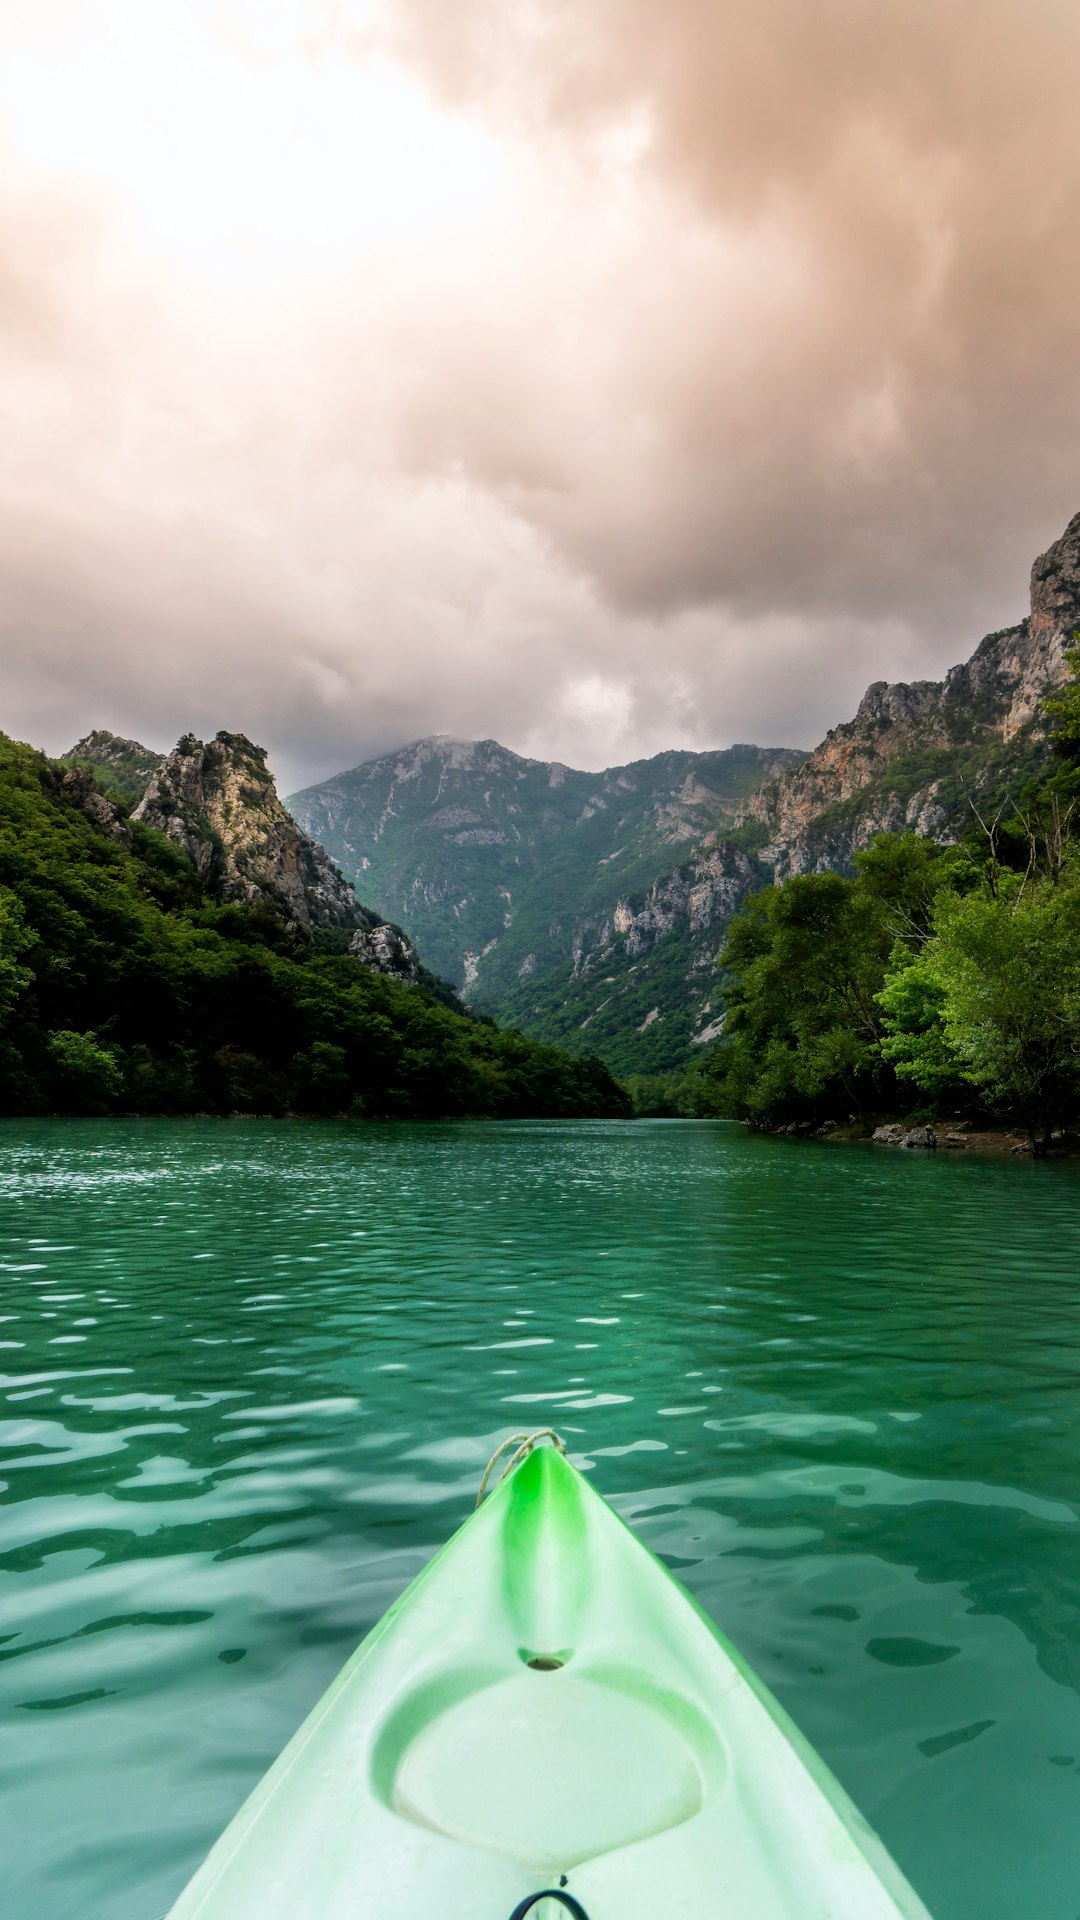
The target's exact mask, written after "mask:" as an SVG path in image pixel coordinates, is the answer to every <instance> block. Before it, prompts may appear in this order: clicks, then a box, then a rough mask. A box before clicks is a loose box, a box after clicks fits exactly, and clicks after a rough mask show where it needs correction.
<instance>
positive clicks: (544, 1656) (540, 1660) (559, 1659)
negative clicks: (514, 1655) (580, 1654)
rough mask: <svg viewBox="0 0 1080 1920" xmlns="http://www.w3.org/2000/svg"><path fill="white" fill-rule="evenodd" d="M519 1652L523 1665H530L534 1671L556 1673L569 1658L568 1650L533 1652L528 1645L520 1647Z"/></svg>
mask: <svg viewBox="0 0 1080 1920" xmlns="http://www.w3.org/2000/svg"><path fill="white" fill-rule="evenodd" d="M520 1654H521V1658H522V1660H524V1662H525V1665H526V1666H527V1667H531V1668H532V1670H533V1672H534V1673H557V1672H558V1671H559V1668H560V1667H565V1665H566V1663H567V1661H568V1660H569V1658H570V1654H569V1652H565V1653H533V1652H532V1651H531V1650H530V1649H529V1648H528V1647H522V1648H521V1649H520Z"/></svg>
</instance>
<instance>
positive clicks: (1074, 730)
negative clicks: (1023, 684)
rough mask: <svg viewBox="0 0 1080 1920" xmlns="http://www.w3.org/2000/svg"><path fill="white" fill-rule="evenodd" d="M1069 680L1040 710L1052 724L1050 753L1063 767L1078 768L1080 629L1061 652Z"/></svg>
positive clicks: (1079, 750) (1079, 749)
mask: <svg viewBox="0 0 1080 1920" xmlns="http://www.w3.org/2000/svg"><path fill="white" fill-rule="evenodd" d="M1065 661H1066V664H1067V666H1068V668H1069V677H1068V679H1066V680H1065V682H1064V683H1063V685H1062V687H1061V689H1060V691H1059V692H1058V693H1054V694H1050V695H1049V696H1048V698H1047V699H1045V700H1044V701H1043V711H1044V713H1046V714H1048V715H1049V717H1050V719H1051V720H1053V721H1055V722H1056V725H1055V727H1054V730H1053V736H1052V738H1053V743H1054V752H1055V753H1056V754H1058V756H1059V757H1060V758H1061V759H1062V760H1064V761H1065V763H1066V765H1067V766H1070V767H1077V766H1080V629H1078V630H1077V631H1076V632H1075V633H1074V634H1073V644H1072V646H1071V647H1067V648H1066V649H1065Z"/></svg>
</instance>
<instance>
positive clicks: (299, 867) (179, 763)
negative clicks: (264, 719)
mask: <svg viewBox="0 0 1080 1920" xmlns="http://www.w3.org/2000/svg"><path fill="white" fill-rule="evenodd" d="M132 819H133V820H137V821H142V822H143V823H144V824H145V825H146V826H149V827H154V828H156V829H157V830H158V832H160V833H165V834H167V835H168V836H169V838H170V839H171V840H174V841H175V842H176V844H177V845H178V846H180V847H182V848H183V849H184V852H185V853H186V854H187V855H188V856H189V858H190V859H191V860H192V862H193V863H194V865H195V867H196V869H197V870H198V872H199V874H200V875H201V877H202V880H203V883H204V885H205V886H206V888H207V890H208V891H209V892H210V893H211V894H212V895H213V896H214V897H215V898H217V899H219V900H222V901H237V902H242V903H244V904H245V905H248V906H258V905H266V906H269V907H270V908H271V909H272V910H273V911H274V912H275V913H277V914H279V915H280V916H281V917H282V918H283V919H284V921H285V923H286V925H287V926H288V927H289V928H290V930H291V931H292V932H293V933H294V934H295V935H296V937H297V938H300V939H306V940H310V939H312V938H313V937H315V936H316V935H317V933H319V932H323V933H326V932H337V933H339V934H342V935H351V939H350V940H349V941H348V948H349V951H350V952H354V953H356V955H357V956H358V958H360V959H362V960H363V961H364V962H365V964H366V965H368V966H372V967H375V968H376V969H377V970H378V971H379V972H383V973H393V974H396V975H398V976H399V977H401V978H404V979H410V980H415V979H416V978H418V976H419V962H418V959H417V956H416V953H415V950H414V949H413V947H412V945H411V943H410V942H409V941H408V940H407V939H406V938H405V936H404V935H403V934H402V933H401V932H400V931H399V929H397V928H395V927H392V926H389V925H387V924H386V923H385V922H384V921H382V920H381V919H380V918H379V916H378V915H377V914H375V913H372V912H371V911H370V910H369V909H368V908H367V907H363V906H361V904H360V902H359V901H358V900H357V898H356V895H355V893H354V892H353V889H352V887H351V886H350V884H349V883H348V881H346V880H344V879H343V878H342V876H341V874H340V873H339V872H338V870H337V868H336V867H335V865H334V864H333V862H332V861H331V860H330V858H329V857H328V855H327V854H326V852H325V851H324V849H323V848H322V847H321V846H320V845H319V843H318V842H317V841H316V840H312V839H311V838H310V837H309V835H308V834H306V833H304V832H303V831H302V830H301V829H300V828H299V827H298V826H297V824H296V822H295V820H294V819H293V818H292V816H291V815H290V814H289V813H288V812H287V811H286V809H285V807H284V806H283V805H282V803H281V801H280V799H279V798H278V794H277V789H276V787H275V785H274V778H273V775H272V774H271V772H270V770H269V768H268V766H267V764H266V752H265V749H264V748H262V747H257V746H255V745H254V744H253V742H252V741H250V740H248V739H247V738H246V736H245V735H244V734H242V733H219V734H218V735H217V736H216V738H215V739H213V740H211V741H209V742H205V743H204V742H203V741H201V740H197V739H196V738H195V736H194V734H190V733H189V734H185V735H184V737H183V738H182V739H181V740H179V741H178V742H177V745H176V746H175V747H174V748H173V751H172V752H171V753H170V754H168V755H167V756H166V757H165V759H164V760H163V761H162V762H161V764H160V765H159V767H158V768H157V770H156V772H155V773H154V774H153V776H152V778H151V780H150V783H149V785H148V787H147V789H146V791H145V793H144V794H143V796H142V799H141V800H140V801H139V804H138V806H137V807H136V808H135V810H134V812H133V814H132Z"/></svg>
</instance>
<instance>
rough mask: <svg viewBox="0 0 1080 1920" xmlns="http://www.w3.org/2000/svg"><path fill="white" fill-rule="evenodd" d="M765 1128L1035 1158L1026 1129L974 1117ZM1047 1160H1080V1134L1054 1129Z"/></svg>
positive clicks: (910, 1146) (833, 1138)
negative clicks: (973, 1118)
mask: <svg viewBox="0 0 1080 1920" xmlns="http://www.w3.org/2000/svg"><path fill="white" fill-rule="evenodd" d="M767 1131H769V1132H771V1133H773V1134H777V1135H785V1136H791V1137H793V1138H797V1139H802V1140H822V1141H831V1142H833V1143H837V1142H839V1143H843V1144H846V1145H849V1146H850V1145H851V1144H853V1143H855V1144H860V1143H861V1144H864V1145H871V1146H880V1147H901V1148H905V1149H907V1150H909V1151H914V1152H922V1153H926V1152H931V1153H932V1152H935V1151H937V1150H939V1149H940V1150H942V1151H945V1152H949V1153H997V1154H1015V1155H1016V1156H1017V1157H1021V1156H1026V1157H1027V1158H1028V1159H1031V1158H1032V1157H1033V1154H1032V1146H1031V1141H1030V1139H1029V1138H1028V1135H1027V1131H1026V1129H1024V1128H1022V1127H1007V1126H999V1127H995V1126H990V1125H988V1124H987V1123H986V1122H975V1121H971V1120H935V1121H934V1122H932V1123H930V1124H927V1123H926V1122H924V1121H919V1120H888V1119H887V1120H876V1119H875V1120H851V1121H848V1122H846V1123H845V1124H842V1125H838V1124H836V1123H835V1122H833V1121H830V1120H826V1121H825V1122H824V1124H823V1125H822V1126H820V1127H815V1126H814V1124H813V1122H812V1121H808V1120H800V1121H794V1122H792V1123H791V1124H790V1125H789V1126H785V1127H772V1128H769V1129H767ZM1046 1158H1048V1159H1053V1160H1075V1159H1078V1158H1080V1136H1078V1135H1076V1134H1071V1133H1056V1134H1054V1135H1053V1136H1052V1138H1051V1140H1050V1145H1049V1151H1048V1153H1047V1155H1046Z"/></svg>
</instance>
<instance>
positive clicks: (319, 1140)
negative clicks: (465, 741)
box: [0, 1119, 1080, 1920]
mask: <svg viewBox="0 0 1080 1920" xmlns="http://www.w3.org/2000/svg"><path fill="white" fill-rule="evenodd" d="M0 1275H2V1280H0V1367H2V1369H3V1373H2V1379H0V1400H2V1404H0V1417H2V1418H0V1443H2V1448H3V1453H2V1457H0V1474H2V1475H3V1480H4V1482H6V1491H5V1492H4V1494H3V1505H2V1507H0V1829H2V1832H0V1860H2V1863H3V1865H2V1873H3V1883H4V1890H3V1899H2V1906H3V1911H4V1913H5V1915H6V1916H7V1917H8V1920H156V1917H157V1916H158V1915H160V1914H162V1913H163V1912H164V1911H165V1910H166V1908H167V1907H168V1905H169V1904H170V1902H171V1900H172V1899H173V1898H174V1897H175V1895H176V1894H177V1892H178V1891H179V1889H180V1887H181V1886H182V1885H183V1883H184V1882H185V1880H186V1879H187V1877H188V1875H189V1874H190V1872H191V1871H192V1869H193V1868H194V1866H195V1865H196V1864H197V1862H198V1861H199V1859H200V1858H201V1857H202V1855H203V1853H204V1852H205V1850H206V1848H207V1846H208V1845H209V1843H210V1841H211V1840H212V1839H213V1838H214V1837H215V1835H216V1834H217V1833H218V1832H219V1831H220V1829H221V1827H222V1826H223V1825H224V1824H225V1822H226V1821H227V1820H228V1818H229V1816H230V1815H231V1814H232V1813H233V1811H234V1810H235V1808H236V1807H237V1805H238V1804H239V1802H240V1801H241V1799H242V1798H243V1797H244V1795H245V1794H246V1792H247V1791H248V1789H249V1788H250V1787H251V1786H252V1785H253V1784H254V1782H255V1781H256V1779H257V1778H258V1777H259V1775H260V1774H261V1773H262V1772H263V1771H264V1769H265V1768H266V1766H267V1765H268V1763H269V1762H270V1760H271V1759H272V1758H273V1757H274V1756H275V1754H276V1753H277V1752H278V1751H279V1750H280V1748H281V1746H282V1745H283V1743H284V1741H285V1740H286V1738H287V1737H288V1735H289V1734H290V1733H291V1732H292V1730H293V1729H294V1727H295V1726H296V1725H297V1724H298V1722H299V1721H300V1719H301V1718H302V1716H303V1715H304V1713H305V1712H306V1710H307V1709H308V1707H310V1706H311V1705H312V1703H313V1702H314V1701H315V1700H316V1698H317V1697H318V1695H319V1694H320V1693H321V1692H322V1690H323V1688H324V1687H325V1686H326V1684H327V1682H328V1681H329V1680H330V1678H331V1676H332V1675H333V1674H334V1673H335V1672H336V1670H337V1668H338V1667H339V1666H340V1665H341V1663H342V1662H343V1660H344V1659H345V1657H346V1655H347V1654H348V1653H349V1652H350V1651H351V1649H352V1647H353V1646H354V1645H355V1643H356V1642H357V1640H359V1638H360V1637H361V1635H362V1634H364V1633H365V1632H366V1630H367V1629H368V1628H369V1627H370V1626H371V1624H372V1623H373V1622H374V1621H375V1620H376V1619H377V1618H378V1616H379V1615H380V1614H381V1613H382V1612H383V1610H384V1609H385V1607H386V1606H387V1605H388V1604H389V1602H390V1601H391V1600H392V1599H393V1598H394V1597H395V1595H396V1594H398V1593H399V1592H400V1590H401V1589H402V1587H403V1586H404V1585H405V1583H406V1582H407V1581H408V1580H409V1579H411V1578H412V1576H413V1575H414V1574H415V1573H416V1572H417V1571H418V1569H419V1568H420V1567H421V1566H422V1565H423V1563H424V1562H425V1560H426V1559H427V1558H428V1557H429V1556H430V1555H431V1554H432V1553H433V1552H434V1551H435V1550H436V1548H437V1547H438V1546H439V1545H440V1544H441V1543H442V1542H443V1541H444V1540H445V1539H446V1538H447V1536H448V1535H449V1534H450V1532H451V1531H452V1530H453V1529H454V1528H455V1527H456V1526H457V1525H458V1524H459V1523H460V1522H461V1521H462V1520H463V1519H464V1518H465V1516H466V1514H467V1513H468V1511H469V1509H470V1507H471V1505H472V1502H473V1499H474V1497H475V1492H476V1488H477V1484H478V1481H479V1478H480V1475H481V1472H482V1470H483V1467H484V1464H485V1462H486V1460H487V1458H488V1455H489V1454H490V1452H491V1450H492V1448H493V1447H494V1445H495V1444H496V1442H497V1441H498V1440H499V1439H500V1438H501V1437H502V1436H503V1435H504V1434H505V1433H506V1432H507V1431H508V1430H510V1429H512V1428H517V1427H533V1426H546V1425H554V1426H557V1427H558V1429H559V1430H560V1432H561V1433H562V1434H563V1435H564V1436H565V1438H566V1440H567V1442H568V1445H569V1447H570V1450H571V1454H572V1457H574V1458H575V1459H576V1460H577V1461H578V1464H579V1465H583V1466H587V1467H588V1468H589V1470H590V1471H591V1474H592V1476H593V1480H594V1483H595V1484H596V1486H597V1487H599V1488H600V1490H601V1491H602V1492H603V1493H605V1494H606V1495H607V1496H608V1498H609V1499H611V1500H612V1501H613V1503H614V1504H615V1506H616V1507H617V1508H618V1509H619V1511H620V1512H621V1513H622V1514H623V1515H624V1516H625V1518H626V1519H627V1520H628V1521H629V1522H630V1524H631V1525H632V1526H633V1527H634V1528H635V1529H636V1530H637V1531H638V1532H639V1533H640V1535H641V1537H642V1538H643V1539H644V1540H645V1541H646V1542H647V1543H648V1545H649V1546H650V1547H651V1548H652V1549H653V1550H654V1552H656V1553H658V1554H660V1555H661V1556H662V1557H663V1559H664V1560H665V1561H666V1562H667V1564H668V1565H669V1566H670V1567H671V1568H672V1569H673V1570H674V1571H675V1572H676V1573H677V1574H678V1577H679V1578H680V1579H681V1580H682V1581H683V1582H685V1584H686V1585H687V1586H688V1587H689V1588H690V1589H691V1590H692V1591H693V1592H694V1593H695V1594H696V1596H697V1597H698V1599H699V1600H700V1601H701V1602H702V1604H703V1605H704V1606H705V1607H706V1608H707V1609H708V1611H709V1612H710V1613H711V1614H712V1615H713V1617H714V1618H715V1619H716V1620H717V1621H719V1623H720V1624H721V1626H722V1627H723V1628H724V1630H725V1631H726V1632H727V1633H728V1634H729V1635H730V1636H731V1637H732V1639H733V1640H734V1641H735V1642H736V1644H737V1645H738V1646H739V1647H740V1648H741V1650H742V1651H743V1653H744V1654H746V1655H747V1657H748V1658H749V1659H750V1661H751V1662H752V1663H753V1665H754V1666H755V1667H756V1668H757V1670H758V1672H759V1673H760V1674H761V1675H762V1676H763V1678H764V1679H765V1680H766V1681H767V1683H768V1684H769V1685H770V1686H771V1687H772V1688H773V1689H774V1691H775V1692H776V1694H777V1695H778V1696H779V1698H780V1700H781V1701H782V1702H783V1704H784V1705H785V1706H786V1707H787V1709H788V1710H789V1712H790V1713H791V1714H792V1715H793V1717H794V1718H795V1720H796V1721H797V1722H798V1723H799V1725H800V1726H801V1727H802V1728H803V1729H804V1731H805V1732H806V1733H807V1735H808V1736H809V1738H810V1739H811V1740H812V1741H813V1742H814V1744H815V1745H816V1746H817V1747H818V1749H819V1750H820V1752H821V1753H822V1754H823V1755H824V1757H825V1758H826V1760H827V1761H828V1762H829V1764H830V1765H831V1766H832V1767H833V1768H834V1770H835V1771H836V1773H837V1774H838V1775H839V1777H840V1779H841V1780H842V1781H843V1783H844V1784H845V1786H846V1787H847V1788H848V1790H849V1792H850V1793H851V1794H852V1795H853V1797H854V1798H855V1800H856V1801H857V1802H858V1804H859V1805H860V1806H861V1807H862V1808H863V1810H864V1811H865V1813H866V1814H867V1815H868V1816H869V1818H870V1820H871V1821H872V1822H873V1823H874V1825H875V1826H876V1827H877V1829H878V1831H879V1832H880V1833H881V1835H882V1837H883V1838H884V1840H885V1841H886V1843H887V1844H888V1845H889V1847H890V1848H891V1849H892V1851H893V1852H894V1854H895V1856H896V1858H897V1859H898V1861H899V1862H900V1863H901V1865H902V1866H903V1867H904V1869H905V1870H906V1872H907V1873H908V1874H909V1876H910V1877H911V1879H912V1880H913V1881H914V1883H915V1885H916V1887H917V1888H918V1890H919V1891H920V1893H921V1894H922V1896H923V1898H924V1899H925V1900H926V1901H927V1903H928V1905H929V1906H930V1908H931V1910H932V1912H933V1913H934V1915H935V1917H936V1920H1021V1916H1036V1915H1037V1916H1038V1920H1077V1916H1078V1915H1080V1701H1078V1699H1077V1693H1078V1690H1080V1525H1078V1520H1080V1170H1078V1169H1077V1168H1075V1167H1071V1166H1065V1167H1047V1166H1034V1165H1032V1164H1030V1163H1021V1164H1018V1163H1017V1162H1016V1161H1000V1160H991V1159H989V1158H980V1157H977V1156H975V1155H961V1154H956V1155H952V1154H949V1155H946V1154H944V1153H942V1154H939V1155H937V1156H936V1157H934V1156H929V1155H906V1154H902V1153H898V1152H896V1151H895V1150H893V1151H890V1150H888V1149H880V1148H872V1147H857V1146H821V1145H817V1144H811V1143H802V1142H797V1141H788V1140H773V1139H756V1138H752V1137H748V1136H747V1135H745V1134H744V1133H743V1132H742V1130H741V1129H739V1128H737V1127H733V1126H729V1125H725V1124H723V1123H710V1122H700V1123H699V1122H663V1121H652V1122H649V1121H643V1122H634V1123H618V1122H593V1123H567V1124H560V1123H551V1122H549V1123H536V1124H532V1123H526V1122H519V1123H516V1124H491V1123H487V1124H485V1123H482V1122H478V1123H475V1124H467V1123H462V1124H453V1123H446V1124H442V1125H432V1126H419V1125H401V1126H391V1125H387V1126H363V1125H359V1126H349V1125H346V1124H340V1125H338V1124H334V1123H316V1122H312V1123H301V1122H297V1123H289V1122H278V1123H274V1122H260V1121H228V1120H222V1121H217V1120H197V1119H196V1120H183V1121H131V1122H125V1121H41V1122H35V1123H30V1124H25V1123H18V1122H5V1123H3V1124H2V1127H0Z"/></svg>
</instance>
